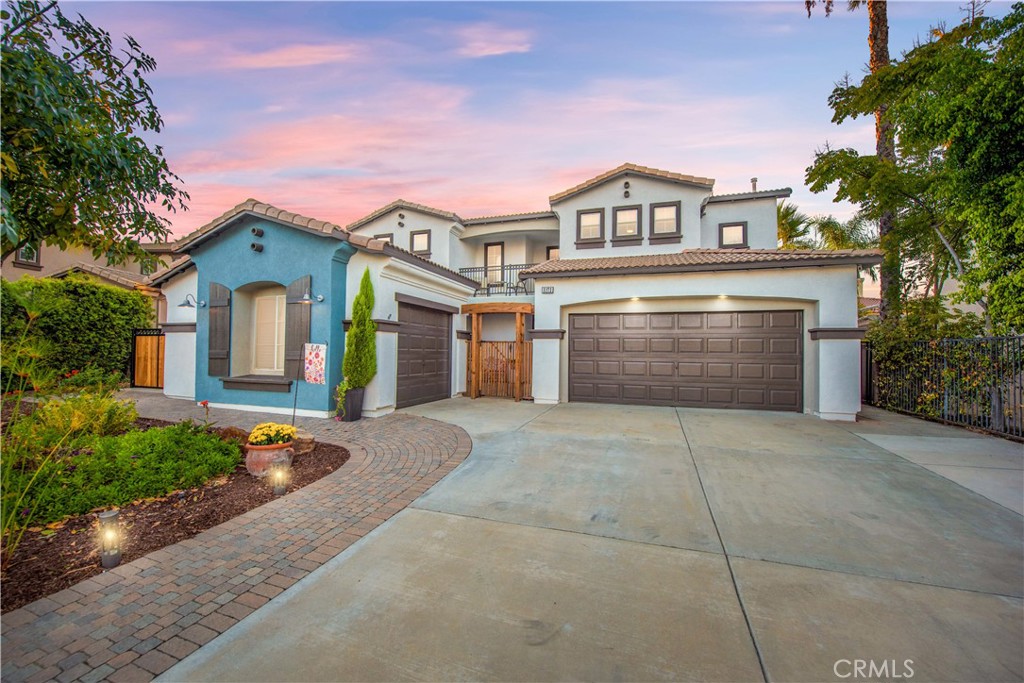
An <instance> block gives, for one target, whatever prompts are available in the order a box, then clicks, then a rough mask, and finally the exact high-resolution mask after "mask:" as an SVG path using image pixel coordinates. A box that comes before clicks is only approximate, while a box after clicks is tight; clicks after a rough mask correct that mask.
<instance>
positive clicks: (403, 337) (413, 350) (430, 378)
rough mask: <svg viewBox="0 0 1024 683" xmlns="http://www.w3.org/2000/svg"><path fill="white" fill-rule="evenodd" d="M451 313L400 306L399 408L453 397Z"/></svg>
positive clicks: (409, 305) (396, 399) (397, 399)
mask: <svg viewBox="0 0 1024 683" xmlns="http://www.w3.org/2000/svg"><path fill="white" fill-rule="evenodd" d="M451 317H452V316H451V313H446V312H444V311H439V310H434V309H431V308H424V307H423V306H415V305H413V304H406V303H399V304H398V321H399V322H400V323H401V327H400V328H399V331H398V371H397V374H398V378H397V382H398V386H397V395H396V397H395V403H396V405H397V407H399V408H405V407H407V406H414V405H418V404H420V403H427V402H429V401H439V400H441V399H443V398H449V397H450V396H451V395H452V394H451V365H450V363H451V360H450V359H451V348H452V347H451V329H452V327H451Z"/></svg>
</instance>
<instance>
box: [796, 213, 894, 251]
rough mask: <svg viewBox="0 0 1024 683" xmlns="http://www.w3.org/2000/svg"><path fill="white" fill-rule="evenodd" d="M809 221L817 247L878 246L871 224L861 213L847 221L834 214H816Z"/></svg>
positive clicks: (852, 247) (864, 247)
mask: <svg viewBox="0 0 1024 683" xmlns="http://www.w3.org/2000/svg"><path fill="white" fill-rule="evenodd" d="M809 222H810V225H811V226H812V227H813V228H814V232H815V234H816V235H817V237H816V239H815V242H814V246H815V248H817V249H828V250H830V251H838V250H840V249H870V248H871V247H876V246H878V237H877V236H876V235H875V234H874V230H873V226H872V224H871V222H870V221H869V220H867V219H866V218H865V217H864V215H863V214H857V215H856V216H854V217H853V218H851V219H850V220H848V221H841V220H839V219H838V218H836V217H835V216H817V217H815V218H812V219H810V221H809Z"/></svg>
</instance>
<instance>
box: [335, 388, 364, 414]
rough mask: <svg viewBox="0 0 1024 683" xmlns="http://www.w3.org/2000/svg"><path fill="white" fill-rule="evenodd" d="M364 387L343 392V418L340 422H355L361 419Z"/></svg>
mask: <svg viewBox="0 0 1024 683" xmlns="http://www.w3.org/2000/svg"><path fill="white" fill-rule="evenodd" d="M365 391H366V387H359V388H358V389H349V390H348V391H346V392H345V416H344V417H342V418H341V419H342V422H355V421H356V420H360V419H362V417H363V392H365Z"/></svg>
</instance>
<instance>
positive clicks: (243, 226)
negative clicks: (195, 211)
mask: <svg viewBox="0 0 1024 683" xmlns="http://www.w3.org/2000/svg"><path fill="white" fill-rule="evenodd" d="M252 228H262V230H263V236H262V237H255V236H254V235H253V234H252V232H251V230H252ZM253 242H258V243H260V244H262V245H263V251H262V252H259V253H257V252H255V251H253V250H252V249H251V248H250V244H252V243H253ZM353 253H355V250H354V249H353V248H352V247H351V246H350V245H349V244H347V243H344V242H339V241H338V240H336V239H334V238H332V237H326V236H325V237H320V236H318V235H315V234H312V233H308V232H304V231H302V230H297V229H295V228H291V227H288V226H284V225H281V224H279V223H275V222H273V221H269V220H265V219H260V218H256V217H252V216H246V217H243V218H240V219H239V220H238V221H236V222H235V224H234V225H232V226H231V227H229V228H227V229H226V230H224V231H223V232H222V233H220V234H219V235H217V236H215V237H213V238H211V239H210V240H209V241H207V242H206V243H204V244H202V245H200V246H199V247H197V248H196V249H194V250H193V251H192V252H191V257H192V260H193V262H195V264H196V272H197V273H198V278H199V279H198V289H197V298H198V299H199V300H200V301H208V300H209V299H210V283H211V282H217V283H219V284H221V285H224V286H225V287H227V288H229V289H231V290H232V292H234V291H235V290H237V289H238V288H240V287H244V286H245V285H248V284H250V283H253V282H274V283H278V284H280V285H282V286H284V287H287V286H288V284H289V283H291V282H293V281H294V280H296V279H298V278H300V277H302V276H304V275H310V276H311V277H312V287H311V290H312V294H313V296H314V297H316V295H318V294H322V295H323V296H324V301H323V302H319V303H314V304H311V306H310V331H309V340H310V342H313V343H325V342H326V343H327V384H326V385H317V384H307V383H306V382H303V381H301V380H293V382H292V388H291V392H289V393H287V394H286V393H276V392H266V391H252V390H238V389H225V388H224V385H223V383H222V382H221V379H220V378H219V377H211V376H210V375H209V374H208V368H209V358H208V349H209V339H210V327H209V321H210V316H209V311H210V309H209V307H202V308H199V309H198V310H197V316H196V400H197V401H210V402H211V403H227V404H236V405H251V406H268V407H276V408H291V407H292V402H293V401H294V400H295V393H294V392H295V391H296V387H297V389H298V408H300V409H306V410H333V407H334V402H333V393H334V388H335V387H336V386H337V385H338V383H339V382H340V381H341V377H342V375H341V363H342V357H343V355H344V351H345V332H344V328H343V324H342V323H343V321H344V319H345V300H346V291H345V289H346V275H347V268H348V261H349V259H350V258H351V256H352V254H353Z"/></svg>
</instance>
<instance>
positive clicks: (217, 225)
mask: <svg viewBox="0 0 1024 683" xmlns="http://www.w3.org/2000/svg"><path fill="white" fill-rule="evenodd" d="M244 213H249V214H255V215H257V216H266V217H267V218H272V219H274V220H276V221H280V222H282V223H291V224H292V225H294V226H295V227H297V228H302V229H303V230H310V231H312V232H318V233H321V234H323V235H333V234H334V233H335V232H344V231H345V229H344V228H342V227H341V226H340V225H336V224H334V223H328V222H326V221H314V219H312V218H309V217H308V216H300V215H299V214H297V213H291V212H290V211H284V210H283V209H279V208H277V207H276V206H272V205H271V204H267V203H265V202H260V201H257V200H255V199H246V200H245V201H244V202H242V203H241V204H238V205H236V206H235V207H233V208H231V209H230V210H228V211H225V212H224V213H223V214H221V215H220V216H217V217H216V218H214V219H213V220H212V221H210V222H209V223H207V224H206V225H204V226H202V227H201V228H198V229H197V230H194V231H193V232H191V233H189V234H188V235H185V236H184V237H182V238H181V239H179V240H178V241H177V242H176V243H175V245H174V250H175V251H181V250H183V249H184V248H186V247H188V246H191V245H193V244H195V243H197V242H202V241H205V239H207V238H208V237H210V236H212V235H211V233H215V232H217V231H218V230H219V229H221V228H223V227H225V226H226V225H227V224H228V223H230V222H231V221H232V220H234V219H235V218H237V217H238V216H240V215H242V214H244ZM313 223H317V224H318V225H317V226H316V227H315V228H314V227H310V226H311V225H312V224H313Z"/></svg>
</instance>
